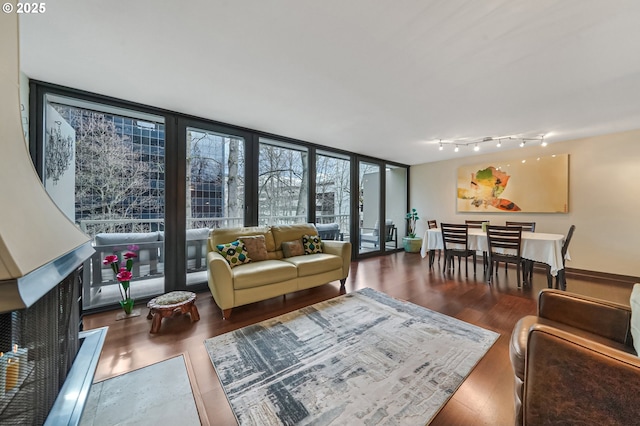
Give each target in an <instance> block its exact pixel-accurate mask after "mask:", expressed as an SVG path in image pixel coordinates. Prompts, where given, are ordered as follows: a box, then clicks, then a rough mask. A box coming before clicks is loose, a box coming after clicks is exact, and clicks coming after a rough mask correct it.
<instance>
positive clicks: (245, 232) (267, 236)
mask: <svg viewBox="0 0 640 426" xmlns="http://www.w3.org/2000/svg"><path fill="white" fill-rule="evenodd" d="M251 235H264V242H265V244H266V245H267V252H275V251H276V247H275V243H274V241H273V234H272V233H271V230H270V229H269V227H264V226H248V227H241V228H219V229H214V230H212V231H211V233H210V234H209V251H213V250H215V249H216V246H217V245H218V244H225V243H230V242H231V241H235V240H237V239H238V237H241V236H251Z"/></svg>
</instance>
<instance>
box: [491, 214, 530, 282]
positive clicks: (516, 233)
mask: <svg viewBox="0 0 640 426" xmlns="http://www.w3.org/2000/svg"><path fill="white" fill-rule="evenodd" d="M487 245H488V246H489V271H488V279H487V281H488V282H491V280H492V279H493V265H494V262H505V264H506V263H514V264H515V265H516V268H517V274H518V288H520V287H521V286H522V283H521V279H520V271H521V268H522V257H521V254H522V228H521V227H519V226H491V225H489V226H487ZM497 272H498V268H497V267H496V273H497ZM525 284H526V282H525Z"/></svg>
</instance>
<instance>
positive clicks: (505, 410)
mask: <svg viewBox="0 0 640 426" xmlns="http://www.w3.org/2000/svg"><path fill="white" fill-rule="evenodd" d="M469 266H470V268H469V269H470V276H469V277H468V278H467V277H465V276H464V265H463V266H462V273H461V274H460V273H459V272H458V270H457V267H456V270H455V273H453V274H448V275H447V276H445V275H443V274H442V272H441V271H440V270H438V269H435V270H433V269H432V270H429V269H428V261H427V259H422V258H421V257H420V255H418V254H406V253H396V254H392V255H389V256H381V257H376V258H371V259H366V260H362V261H358V262H353V263H352V265H351V273H350V276H349V278H348V280H347V284H346V289H347V292H352V291H354V290H358V289H360V288H364V287H371V288H374V289H376V290H379V291H383V292H385V293H387V294H389V295H390V296H393V297H396V298H399V299H403V300H408V301H410V302H413V303H416V304H418V305H421V306H424V307H426V308H429V309H433V310H435V311H438V312H442V313H444V314H447V315H450V316H453V317H456V318H458V319H461V320H463V321H467V322H469V323H472V324H475V325H478V326H480V327H484V328H487V329H489V330H493V331H495V332H498V333H500V335H501V336H500V338H499V339H498V341H497V342H496V343H495V344H494V346H493V347H492V348H491V349H490V350H489V352H488V353H487V355H486V356H485V357H484V358H483V359H482V360H481V361H480V362H479V363H478V365H477V366H476V367H475V369H474V370H473V371H472V372H471V374H470V375H469V377H468V378H467V379H466V380H465V381H464V383H463V384H462V385H461V386H460V388H459V389H458V390H457V391H456V393H455V394H454V395H453V396H452V398H451V399H450V400H449V402H448V403H447V404H446V405H445V406H444V407H443V409H442V410H441V411H440V413H438V415H437V417H436V418H435V419H434V420H433V422H432V423H431V424H433V425H509V424H513V410H514V409H513V373H512V370H511V364H510V361H509V346H508V343H509V337H510V334H511V330H512V328H513V326H514V324H515V323H516V321H517V320H518V319H519V318H521V317H522V316H524V315H528V314H533V313H535V309H536V300H535V299H536V295H537V294H538V292H539V291H540V290H541V289H542V288H546V282H547V281H546V276H545V275H544V274H543V273H542V272H535V273H534V277H533V285H532V286H531V287H525V288H523V289H518V288H517V285H516V272H515V269H511V268H510V269H509V272H508V274H506V275H505V272H504V268H499V272H498V275H497V278H496V279H495V280H494V282H493V283H492V284H491V285H488V284H487V283H486V282H485V281H484V277H483V275H482V266H481V264H479V265H478V274H477V276H476V277H474V276H473V273H472V270H473V268H472V267H471V265H469ZM437 267H438V263H437V262H436V268H437ZM134 285H135V284H134ZM631 288H632V285H631V284H630V283H623V282H613V281H611V282H607V281H605V280H602V279H593V280H586V279H575V278H572V277H571V276H569V277H568V280H567V291H570V292H575V293H581V294H586V295H591V296H595V297H600V298H603V299H607V300H611V301H615V302H618V303H623V304H628V300H629V295H630V294H631ZM338 294H339V283H337V282H335V283H331V284H328V285H325V286H321V287H317V288H314V289H310V290H304V291H300V292H297V293H292V294H288V295H287V296H286V297H277V298H273V299H269V300H266V301H263V302H259V303H254V304H251V305H247V306H243V307H239V308H235V309H234V310H233V315H232V318H231V319H230V320H228V321H224V320H222V318H221V312H220V309H219V308H218V307H217V306H216V305H215V303H214V302H213V299H212V297H211V294H210V293H208V292H206V293H200V294H198V299H197V301H196V305H197V306H198V310H199V311H200V317H201V320H200V321H199V322H196V323H193V324H191V323H190V321H189V318H188V317H187V316H178V317H175V318H171V319H164V320H163V322H162V327H161V330H160V333H159V334H155V335H152V334H149V330H150V327H151V321H149V320H147V319H146V315H147V309H146V308H145V307H144V306H142V307H140V309H141V315H140V316H139V317H136V318H129V319H126V320H123V321H116V320H115V317H116V313H117V312H118V311H110V312H102V313H99V314H93V315H90V316H86V317H85V318H84V324H85V328H86V329H90V328H96V327H103V326H109V331H108V333H107V338H106V343H105V346H104V349H103V351H102V355H101V358H100V362H99V365H98V370H97V372H96V376H95V381H101V380H104V379H107V378H110V377H113V376H117V375H120V374H123V373H126V372H128V371H132V370H135V369H138V368H141V367H144V366H147V365H150V364H153V363H156V362H159V361H163V360H165V359H168V358H171V357H173V356H176V355H180V354H184V355H185V358H186V359H187V363H188V367H189V372H190V376H191V382H192V388H193V390H194V395H195V398H196V402H197V404H198V408H199V411H200V414H201V419H202V423H203V424H212V425H233V424H236V422H235V418H234V416H233V414H232V412H231V409H230V407H229V404H228V403H227V400H226V397H225V395H224V392H223V391H222V387H221V386H220V383H219V382H218V379H217V377H216V373H215V371H214V369H213V366H212V365H211V362H210V360H209V357H208V355H207V352H206V350H205V348H204V344H203V341H204V340H205V339H207V338H209V337H212V336H216V335H219V334H222V333H226V332H228V331H231V330H234V329H237V328H240V327H243V326H246V325H249V324H252V323H255V322H258V321H261V320H264V319H267V318H271V317H274V316H277V315H281V314H283V313H286V312H290V311H292V310H295V309H299V308H301V307H304V306H307V305H310V304H313V303H316V302H320V301H323V300H326V299H329V298H332V297H335V296H337V295H338Z"/></svg>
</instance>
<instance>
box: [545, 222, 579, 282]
mask: <svg viewBox="0 0 640 426" xmlns="http://www.w3.org/2000/svg"><path fill="white" fill-rule="evenodd" d="M575 230H576V226H575V225H571V226H570V227H569V232H568V233H567V236H566V237H565V239H564V243H563V244H562V251H561V253H562V269H561V270H560V271H558V275H556V287H557V288H559V289H560V290H566V289H567V274H566V272H565V266H564V264H565V259H564V257H565V256H566V255H567V251H568V250H569V243H570V242H571V238H573V231H575ZM549 275H551V274H549Z"/></svg>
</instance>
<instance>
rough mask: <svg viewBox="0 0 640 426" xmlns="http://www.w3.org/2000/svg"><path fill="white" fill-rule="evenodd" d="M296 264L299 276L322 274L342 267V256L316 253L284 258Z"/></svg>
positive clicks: (285, 260)
mask: <svg viewBox="0 0 640 426" xmlns="http://www.w3.org/2000/svg"><path fill="white" fill-rule="evenodd" d="M283 261H284V262H288V263H291V264H292V265H295V267H296V268H297V269H298V276H299V277H308V276H310V275H316V274H321V273H323V272H329V271H333V270H336V269H341V268H342V258H341V257H340V256H335V255H333V254H326V253H316V254H308V255H304V256H295V257H289V258H286V259H283Z"/></svg>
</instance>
